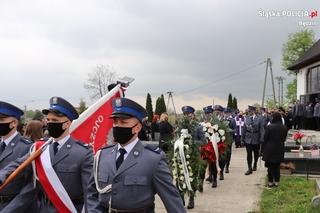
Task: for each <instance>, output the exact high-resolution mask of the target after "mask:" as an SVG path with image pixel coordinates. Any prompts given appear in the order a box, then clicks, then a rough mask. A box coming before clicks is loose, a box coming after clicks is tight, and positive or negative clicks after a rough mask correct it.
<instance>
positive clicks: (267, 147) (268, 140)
mask: <svg viewBox="0 0 320 213" xmlns="http://www.w3.org/2000/svg"><path fill="white" fill-rule="evenodd" d="M286 137H287V128H286V127H285V126H284V125H283V124H282V121H281V115H280V113H278V112H275V113H273V115H272V120H271V124H270V125H269V126H267V128H266V131H265V134H264V141H263V144H262V152H263V158H262V159H263V160H264V161H265V165H266V167H267V168H268V179H269V183H268V186H269V187H272V186H278V183H279V181H280V163H281V162H282V161H283V159H284V142H285V140H286Z"/></svg>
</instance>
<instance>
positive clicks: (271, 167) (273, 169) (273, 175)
mask: <svg viewBox="0 0 320 213" xmlns="http://www.w3.org/2000/svg"><path fill="white" fill-rule="evenodd" d="M267 167H268V180H269V182H270V183H272V182H273V181H275V182H279V181H280V163H268V164H267Z"/></svg>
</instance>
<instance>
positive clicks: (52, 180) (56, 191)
mask: <svg viewBox="0 0 320 213" xmlns="http://www.w3.org/2000/svg"><path fill="white" fill-rule="evenodd" d="M44 144H45V141H38V142H36V143H35V145H34V147H35V150H38V149H40V148H41V147H42V146H43V145H44ZM35 169H36V174H35V176H36V178H37V179H38V180H39V182H40V183H41V185H42V187H43V189H44V190H45V192H46V194H47V196H48V198H49V199H50V201H51V202H52V204H53V205H54V206H55V208H56V209H57V210H58V211H59V212H72V213H73V212H75V213H76V212H77V210H76V208H75V207H74V205H73V203H72V200H71V199H70V197H69V195H68V193H67V191H66V190H65V188H64V187H63V185H62V183H61V181H60V180H59V177H58V176H57V174H56V172H55V171H54V169H53V167H52V164H51V159H50V152H49V146H47V147H46V148H45V149H44V151H43V153H42V154H41V155H40V157H38V158H36V159H35Z"/></svg>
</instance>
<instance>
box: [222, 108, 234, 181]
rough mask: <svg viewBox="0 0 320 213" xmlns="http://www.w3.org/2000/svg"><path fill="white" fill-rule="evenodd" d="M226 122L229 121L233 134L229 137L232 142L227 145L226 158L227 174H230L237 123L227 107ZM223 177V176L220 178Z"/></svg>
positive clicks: (225, 112) (230, 133)
mask: <svg viewBox="0 0 320 213" xmlns="http://www.w3.org/2000/svg"><path fill="white" fill-rule="evenodd" d="M224 115H225V117H224V120H225V121H228V123H229V128H230V129H231V132H229V133H228V134H229V135H228V136H229V138H230V140H231V141H230V142H229V143H228V144H227V150H226V151H227V156H226V166H225V173H229V166H230V161H231V155H232V143H233V140H234V137H233V133H234V129H235V126H236V124H235V121H234V118H233V116H232V109H231V108H229V107H227V108H225V109H224ZM221 174H223V173H221ZM220 177H221V176H220Z"/></svg>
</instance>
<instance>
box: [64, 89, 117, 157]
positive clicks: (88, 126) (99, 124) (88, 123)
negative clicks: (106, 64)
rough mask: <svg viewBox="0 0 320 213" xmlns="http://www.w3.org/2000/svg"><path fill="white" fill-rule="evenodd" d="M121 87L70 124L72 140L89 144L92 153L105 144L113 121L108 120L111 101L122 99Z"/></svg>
mask: <svg viewBox="0 0 320 213" xmlns="http://www.w3.org/2000/svg"><path fill="white" fill-rule="evenodd" d="M122 90H123V88H121V86H120V85H119V84H118V85H117V86H116V87H114V88H113V89H112V90H111V91H110V92H108V93H107V94H106V95H105V96H103V97H102V98H100V99H99V100H98V101H97V102H96V103H94V104H93V105H92V106H90V107H89V108H88V109H87V110H86V111H84V112H83V113H81V115H80V116H79V118H78V119H77V120H74V121H73V122H72V125H71V127H70V133H71V135H72V137H73V138H75V139H77V140H80V141H83V142H85V143H89V144H91V145H92V147H93V148H94V152H96V151H97V150H99V149H100V148H101V147H102V146H103V145H105V144H106V143H107V140H108V138H107V137H108V135H109V131H110V130H111V128H112V125H113V120H112V119H109V117H110V115H111V113H112V100H113V99H115V98H119V97H122V94H123V93H122Z"/></svg>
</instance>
